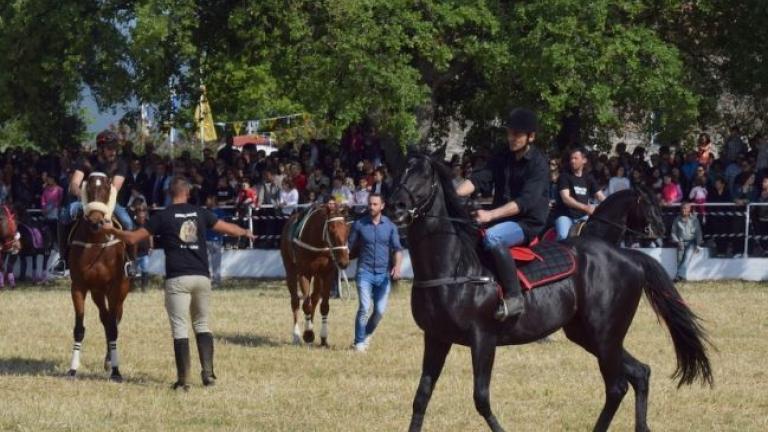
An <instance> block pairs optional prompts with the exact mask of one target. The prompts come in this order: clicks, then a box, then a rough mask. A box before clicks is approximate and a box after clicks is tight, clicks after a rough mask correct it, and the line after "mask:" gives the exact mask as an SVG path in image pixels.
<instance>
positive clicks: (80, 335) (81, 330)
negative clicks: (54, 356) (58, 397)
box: [67, 284, 85, 378]
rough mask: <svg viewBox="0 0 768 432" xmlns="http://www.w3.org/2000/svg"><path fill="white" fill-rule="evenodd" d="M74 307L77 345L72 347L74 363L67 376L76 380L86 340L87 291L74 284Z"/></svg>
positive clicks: (71, 364)
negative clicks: (84, 319) (81, 351)
mask: <svg viewBox="0 0 768 432" xmlns="http://www.w3.org/2000/svg"><path fill="white" fill-rule="evenodd" d="M72 305H74V307H75V329H74V332H73V333H74V339H75V344H74V345H73V346H72V362H71V363H70V366H69V372H67V375H69V376H70V377H72V378H74V377H75V375H76V374H77V369H78V368H79V367H80V350H81V349H82V347H83V339H84V338H85V327H84V326H83V318H84V317H85V291H83V290H81V289H79V287H76V286H75V285H74V284H73V285H72Z"/></svg>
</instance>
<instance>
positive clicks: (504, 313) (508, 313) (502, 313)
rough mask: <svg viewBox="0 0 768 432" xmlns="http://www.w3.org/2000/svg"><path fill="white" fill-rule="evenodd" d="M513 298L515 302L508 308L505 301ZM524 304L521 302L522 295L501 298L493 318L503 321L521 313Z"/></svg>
mask: <svg viewBox="0 0 768 432" xmlns="http://www.w3.org/2000/svg"><path fill="white" fill-rule="evenodd" d="M510 300H513V301H514V302H515V304H514V305H513V306H514V307H512V308H510V307H509V306H508V305H507V301H510ZM524 308H525V306H524V304H523V298H522V296H515V297H510V298H503V299H501V303H500V304H499V307H498V308H497V309H496V314H495V318H496V319H497V320H499V321H505V320H507V319H508V318H512V317H516V316H518V315H520V314H521V313H523V310H524Z"/></svg>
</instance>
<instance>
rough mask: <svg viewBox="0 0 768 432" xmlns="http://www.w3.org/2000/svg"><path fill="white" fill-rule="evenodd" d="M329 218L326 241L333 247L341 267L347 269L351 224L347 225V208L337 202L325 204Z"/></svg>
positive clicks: (337, 262) (325, 234) (332, 250)
mask: <svg viewBox="0 0 768 432" xmlns="http://www.w3.org/2000/svg"><path fill="white" fill-rule="evenodd" d="M325 212H326V215H327V219H326V222H325V225H326V228H325V230H324V231H325V232H324V234H323V235H324V236H325V241H326V242H327V243H328V247H330V248H331V255H332V256H333V259H334V261H336V264H338V265H339V267H340V268H342V269H345V268H347V266H348V265H349V247H348V246H347V238H348V237H349V225H347V208H346V207H344V206H340V205H338V204H336V203H335V202H333V201H332V202H330V203H328V204H326V205H325Z"/></svg>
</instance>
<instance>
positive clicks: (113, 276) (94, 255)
mask: <svg viewBox="0 0 768 432" xmlns="http://www.w3.org/2000/svg"><path fill="white" fill-rule="evenodd" d="M115 195H116V191H115V189H114V188H113V187H112V184H111V182H110V179H109V177H108V176H107V175H106V174H103V173H99V172H94V173H91V175H89V176H88V179H87V180H86V182H85V183H84V184H83V189H82V196H83V217H82V218H80V219H79V220H78V221H77V223H76V224H75V227H74V229H73V232H72V234H71V236H70V240H69V241H70V248H69V260H68V262H69V267H70V277H71V278H72V303H73V304H74V307H75V329H74V338H75V344H74V347H73V348H72V363H71V366H70V369H69V376H70V377H74V376H75V375H76V374H77V369H78V367H79V366H80V350H81V348H82V343H83V338H84V337H85V327H84V326H83V317H84V315H85V297H86V295H87V294H88V291H90V292H91V298H92V299H93V302H94V303H95V304H96V307H98V308H99V319H100V320H101V324H102V325H103V326H104V332H105V333H106V336H107V355H106V357H105V359H104V369H105V370H106V371H109V370H110V368H111V370H112V373H111V375H110V377H109V379H110V380H111V381H114V382H122V380H123V377H122V375H120V370H119V366H120V365H119V358H118V355H117V326H118V324H119V323H120V319H121V318H122V316H123V301H125V298H126V296H127V295H128V289H129V280H128V278H127V277H126V276H125V273H124V270H123V265H124V263H125V244H124V243H122V242H120V241H119V240H117V239H115V238H112V237H111V236H108V235H107V234H104V233H102V232H100V231H99V226H100V225H101V224H102V223H104V222H105V221H106V220H110V219H111V216H112V215H111V212H112V210H113V209H114V202H115Z"/></svg>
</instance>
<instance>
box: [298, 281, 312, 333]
mask: <svg viewBox="0 0 768 432" xmlns="http://www.w3.org/2000/svg"><path fill="white" fill-rule="evenodd" d="M311 282H312V281H311V280H310V279H309V277H308V276H307V275H303V274H302V275H299V286H300V287H301V294H302V297H304V304H303V305H302V309H303V310H304V335H303V336H302V337H303V339H304V342H306V343H312V342H314V341H315V330H314V326H313V324H312V313H313V312H314V310H315V307H314V305H313V304H312V302H313V299H312V295H310V294H311V292H310V289H311V288H310V283H311Z"/></svg>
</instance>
